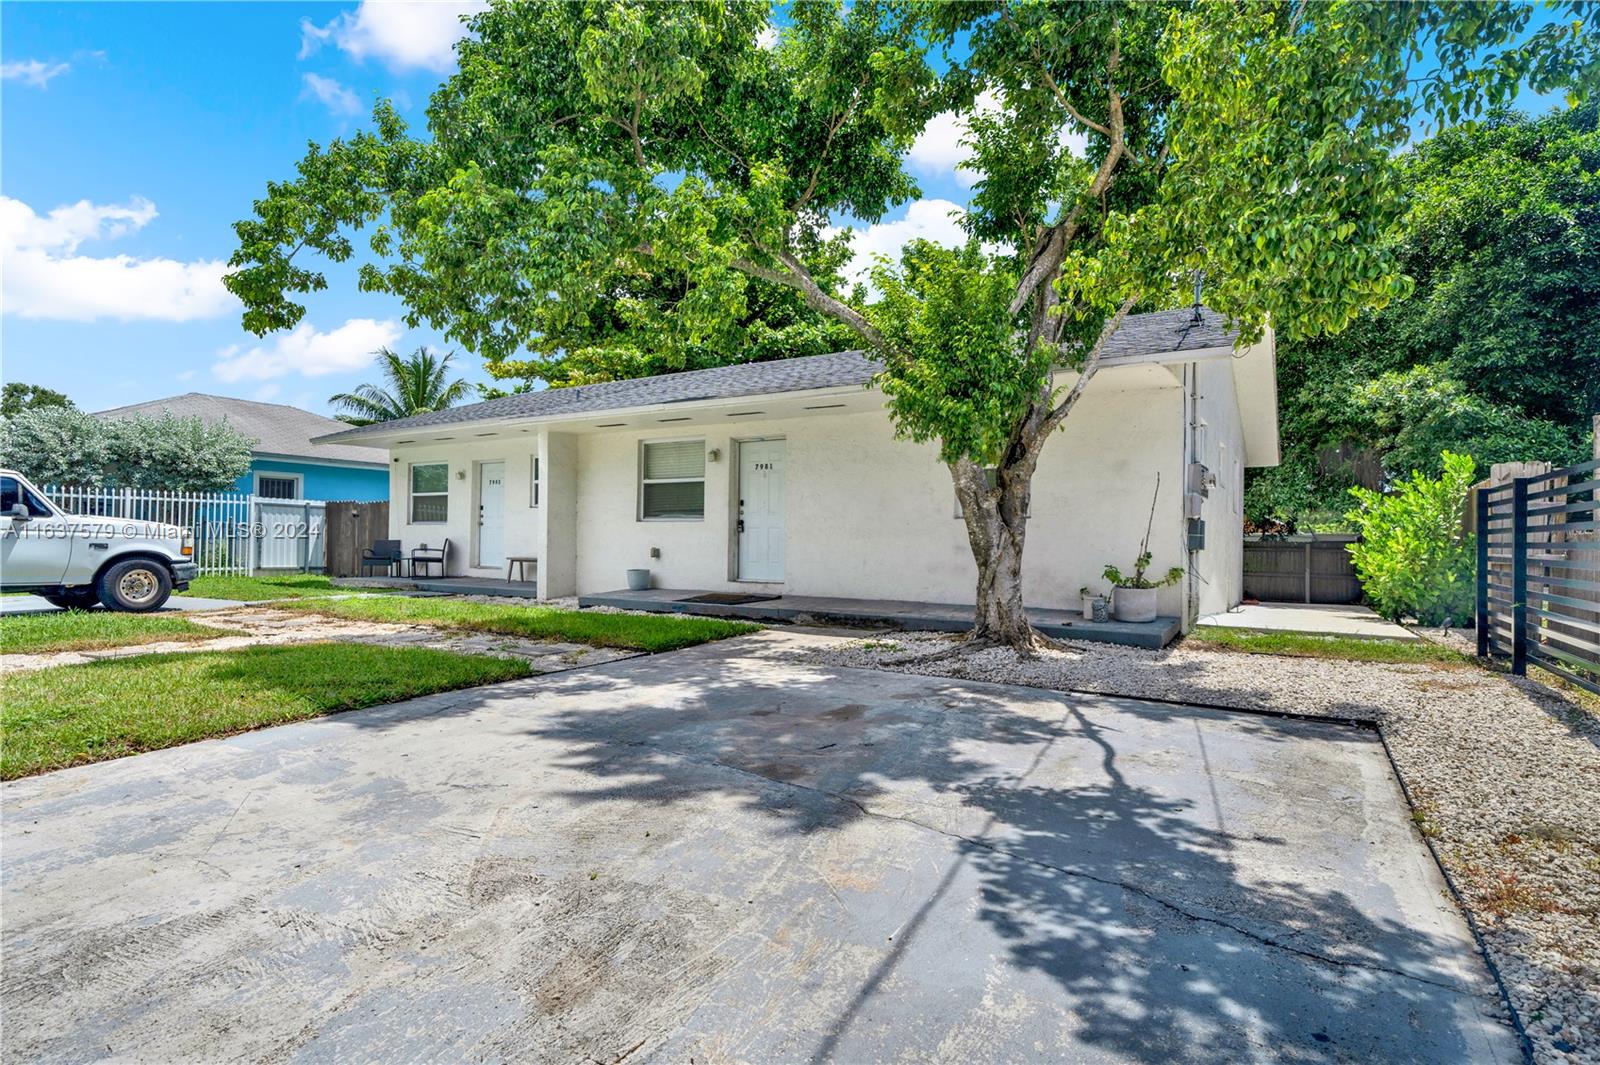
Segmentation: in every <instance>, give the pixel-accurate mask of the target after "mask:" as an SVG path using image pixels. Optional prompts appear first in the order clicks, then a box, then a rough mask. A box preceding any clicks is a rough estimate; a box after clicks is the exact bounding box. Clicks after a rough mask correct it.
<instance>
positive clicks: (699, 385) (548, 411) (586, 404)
mask: <svg viewBox="0 0 1600 1065" xmlns="http://www.w3.org/2000/svg"><path fill="white" fill-rule="evenodd" d="M1238 335H1239V334H1238V331H1237V330H1234V329H1230V328H1229V327H1228V323H1227V320H1226V319H1225V318H1223V316H1222V315H1220V314H1217V313H1216V312H1214V311H1211V310H1205V309H1203V310H1202V313H1201V319H1200V321H1199V322H1198V323H1197V322H1196V321H1195V320H1194V309H1193V308H1191V307H1184V308H1182V309H1180V310H1175V311H1155V312H1152V313H1150V314H1135V315H1129V316H1128V319H1127V321H1125V322H1123V324H1122V328H1121V329H1119V330H1117V332H1116V334H1115V335H1114V336H1113V337H1112V338H1111V339H1110V340H1108V341H1107V342H1106V348H1105V352H1104V354H1103V356H1102V357H1103V358H1105V359H1119V358H1133V357H1137V356H1143V355H1154V354H1167V353H1172V352H1179V351H1195V350H1199V349H1202V348H1218V347H1231V346H1232V345H1233V342H1234V341H1235V340H1236V339H1238ZM882 369H883V364H882V363H880V362H878V361H877V360H875V359H870V358H868V357H867V356H866V354H865V353H863V352H860V351H840V352H834V353H833V354H831V355H810V356H805V357H802V358H797V359H779V360H777V361H775V362H750V363H740V364H738V365H734V366H717V367H714V368H712V369H709V370H685V371H682V372H680V373H669V374H658V375H657V376H655V377H636V378H632V379H630V380H625V381H606V382H603V383H600V384H593V385H581V386H578V387H575V388H548V389H543V390H541V391H538V392H523V393H520V394H518V395H515V396H502V397H501V398H499V399H491V400H486V401H485V402H482V403H472V404H468V405H466V406H461V407H450V408H448V409H447V410H440V411H433V412H431V413H429V414H417V415H413V416H412V417H410V418H398V419H396V420H394V421H390V422H379V423H377V424H376V425H370V426H359V427H357V428H354V429H349V430H347V431H345V432H341V433H339V434H337V436H333V437H324V438H323V439H324V440H328V439H337V440H356V439H360V438H361V437H362V436H364V435H367V434H369V433H375V432H383V433H393V432H395V431H399V430H410V429H432V428H439V427H443V426H451V425H461V424H465V423H469V422H480V421H500V420H506V419H517V418H553V417H562V416H568V415H574V414H597V413H600V412H602V411H610V410H628V409H631V408H635V407H653V406H658V405H661V404H667V403H690V402H695V401H698V400H707V399H736V398H738V397H740V396H765V395H775V394H778V393H783V392H805V391H810V390H812V389H818V388H841V387H847V386H849V385H865V384H867V383H868V382H869V381H871V380H872V379H873V377H875V376H876V375H877V374H878V372H879V371H880V370H882Z"/></svg>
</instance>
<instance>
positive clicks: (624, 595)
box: [578, 588, 1182, 649]
mask: <svg viewBox="0 0 1600 1065" xmlns="http://www.w3.org/2000/svg"><path fill="white" fill-rule="evenodd" d="M578 605H579V606H580V607H589V606H608V607H615V608H617V609H620V610H645V611H650V612H652V613H658V614H700V615H705V616H708V617H719V618H742V619H745V620H749V621H779V622H789V623H793V624H802V625H851V626H861V627H870V628H890V629H901V630H906V631H916V630H923V631H933V632H965V631H966V630H967V629H970V628H971V627H972V619H973V614H972V607H970V606H962V605H960V604H956V603H922V602H916V601H912V600H904V599H844V598H836V597H833V596H823V595H764V594H756V593H748V594H742V593H737V592H734V593H728V592H715V591H710V590H707V589H693V588H649V589H645V590H643V591H632V590H628V589H623V590H620V591H615V592H602V593H599V594H596V595H580V596H578ZM1028 618H1029V620H1030V621H1032V622H1033V626H1034V628H1036V629H1038V630H1039V631H1040V632H1042V633H1044V634H1045V635H1047V636H1053V637H1055V638H1057V639H1063V640H1085V641H1089V642H1092V643H1114V644H1122V645H1123V646H1126V647H1146V648H1151V649H1159V648H1162V647H1165V646H1166V645H1167V644H1169V643H1171V642H1172V641H1173V640H1174V639H1176V638H1177V635H1178V632H1179V630H1180V629H1181V627H1182V626H1181V624H1180V622H1179V620H1178V619H1177V618H1175V617H1158V618H1156V620H1154V621H1151V622H1148V623H1144V624H1134V623H1132V622H1126V621H1088V620H1085V619H1084V617H1083V616H1082V615H1081V614H1080V613H1078V612H1076V611H1068V610H1050V609H1044V608H1029V610H1028Z"/></svg>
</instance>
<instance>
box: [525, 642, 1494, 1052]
mask: <svg viewBox="0 0 1600 1065" xmlns="http://www.w3.org/2000/svg"><path fill="white" fill-rule="evenodd" d="M607 674H609V675H607ZM549 688H550V690H549V693H548V697H546V696H541V697H540V698H539V700H538V702H539V705H540V708H541V710H542V712H540V713H538V714H536V715H534V720H533V722H532V723H531V724H530V727H529V732H530V734H531V735H533V736H536V737H538V738H539V739H541V740H545V741H554V742H555V744H556V746H557V748H558V749H559V750H561V751H562V752H563V754H562V755H561V758H560V761H561V764H562V766H563V768H564V769H567V770H572V771H576V772H578V773H579V774H580V778H581V779H583V780H584V781H586V783H584V784H583V785H582V786H581V787H577V788H572V789H569V790H567V791H566V792H565V798H567V799H568V800H570V801H573V802H576V803H579V804H588V803H615V802H624V803H639V804H646V805H653V806H666V805H677V804H693V803H695V802H696V801H697V800H707V799H710V798H711V797H712V796H716V797H717V799H719V800H722V801H728V800H731V801H732V802H733V803H735V804H736V805H737V806H738V807H739V808H741V809H742V810H743V811H744V812H746V813H748V814H750V815H754V816H755V817H756V818H757V819H758V820H757V823H758V825H759V826H764V827H762V828H761V830H762V831H764V832H766V833H767V834H768V835H769V836H772V837H776V838H779V839H780V840H781V838H783V837H786V836H795V837H815V836H817V835H819V834H829V835H840V836H844V835H846V834H849V835H850V836H851V838H852V839H854V840H856V841H859V840H860V839H862V838H863V837H864V836H865V838H869V839H876V838H878V837H879V836H880V835H881V846H882V853H881V854H880V855H879V856H878V859H877V865H878V868H877V869H876V870H875V872H876V874H877V879H876V882H874V880H873V878H871V877H869V878H868V883H869V886H868V887H866V888H864V889H861V890H858V891H856V892H854V893H848V894H847V895H845V896H844V897H841V896H840V894H839V892H837V891H833V895H834V898H835V899H837V900H838V901H839V903H840V905H841V906H843V907H844V908H845V911H846V913H847V914H849V913H850V912H851V911H853V910H857V911H865V912H871V911H875V910H876V909H878V908H881V907H883V906H885V905H889V904H890V903H898V901H899V900H902V899H904V900H906V904H904V905H897V908H896V912H897V913H898V914H899V921H900V923H899V926H898V927H896V928H894V929H893V930H892V934H891V935H890V936H889V937H888V938H886V939H884V940H882V941H880V942H879V943H877V944H876V946H875V948H874V957H873V958H872V960H871V963H870V964H869V965H868V966H866V967H865V968H864V969H862V970H860V971H858V972H855V973H854V974H853V975H852V976H851V977H850V979H849V980H848V984H849V986H848V987H847V988H840V987H834V988H829V989H826V990H827V992H828V993H820V994H818V995H817V996H816V998H817V1000H818V1001H825V1002H827V1003H828V1004H829V1006H828V1012H827V1015H826V1016H825V1017H820V1018H818V1020H817V1021H816V1022H815V1023H813V1024H809V1025H806V1024H800V1025H797V1026H796V1027H794V1028H792V1029H791V1030H789V1031H787V1032H786V1033H784V1034H783V1035H781V1036H780V1035H778V1034H769V1035H767V1036H760V1035H755V1034H751V1035H749V1039H750V1040H753V1042H744V1043H739V1044H737V1045H738V1047H739V1050H740V1053H741V1054H743V1055H746V1056H754V1057H758V1058H759V1057H762V1056H768V1055H770V1056H773V1057H781V1058H793V1057H809V1058H810V1059H812V1060H816V1061H822V1060H867V1059H880V1058H885V1057H891V1056H897V1055H901V1054H906V1053H911V1054H913V1055H919V1056H921V1055H926V1056H934V1057H938V1056H943V1055H945V1054H946V1053H947V1052H948V1050H949V1048H950V1047H951V1046H953V1045H960V1044H961V1040H962V1039H963V1038H968V1039H975V1038H976V1037H977V1035H978V1034H979V1033H980V1032H981V1033H983V1041H982V1046H983V1047H984V1048H985V1049H984V1051H983V1052H982V1053H978V1054H977V1055H976V1056H977V1057H980V1058H984V1057H987V1058H991V1059H1000V1060H1004V1059H1015V1058H1019V1057H1026V1056H1032V1055H1033V1054H1034V1053H1035V1052H1038V1053H1043V1054H1045V1055H1046V1056H1052V1055H1055V1054H1061V1053H1069V1051H1070V1053H1078V1054H1082V1055H1085V1056H1086V1057H1088V1058H1091V1059H1094V1060H1100V1059H1105V1060H1118V1061H1138V1062H1152V1063H1154V1062H1165V1061H1172V1060H1206V1061H1212V1060H1240V1059H1270V1060H1277V1061H1285V1060H1287V1061H1302V1060H1303V1061H1334V1060H1352V1059H1362V1058H1390V1059H1402V1060H1423V1061H1451V1062H1454V1061H1461V1060H1478V1059H1480V1058H1484V1057H1489V1058H1491V1059H1492V1058H1494V1057H1496V1056H1498V1055H1500V1054H1501V1053H1509V1054H1513V1055H1514V1053H1515V1050H1514V1044H1510V1043H1509V1042H1507V1040H1506V1038H1505V1037H1504V1034H1503V1033H1501V1032H1499V1031H1498V1030H1496V1029H1495V1028H1494V1026H1493V1025H1492V1024H1488V1023H1487V1022H1485V1021H1484V1018H1483V1013H1484V1012H1485V1010H1487V1009H1489V1008H1492V1007H1494V1006H1495V1005H1496V1000H1495V999H1494V998H1493V996H1492V994H1491V993H1490V989H1489V987H1488V985H1487V984H1486V982H1485V977H1484V974H1483V972H1482V969H1481V967H1480V966H1479V964H1478V962H1477V959H1476V958H1475V957H1474V956H1473V955H1472V953H1471V944H1470V940H1468V939H1466V938H1465V937H1464V935H1463V934H1462V933H1461V930H1460V928H1459V927H1458V925H1459V922H1457V921H1455V919H1454V918H1453V916H1452V915H1450V914H1449V913H1448V912H1447V911H1446V909H1445V907H1444V906H1442V905H1441V904H1440V900H1439V898H1438V896H1437V894H1436V891H1437V887H1438V885H1437V884H1436V883H1435V882H1434V880H1432V879H1430V877H1431V876H1433V875H1436V874H1434V873H1433V871H1432V869H1431V866H1430V865H1428V863H1427V858H1426V855H1425V853H1424V852H1423V850H1422V848H1421V847H1420V843H1419V841H1418V840H1417V839H1416V838H1415V836H1414V834H1413V833H1412V832H1411V830H1410V828H1409V825H1408V824H1407V822H1406V815H1405V809H1404V805H1403V803H1402V802H1401V801H1400V799H1399V794H1398V790H1397V788H1396V787H1395V786H1394V782H1393V780H1392V778H1391V777H1390V775H1389V770H1388V766H1387V763H1386V762H1385V761H1384V759H1383V757H1382V754H1381V751H1380V750H1379V748H1378V745H1377V741H1376V739H1375V737H1374V736H1373V735H1372V734H1371V733H1370V732H1369V731H1366V730H1360V729H1355V728H1350V727H1345V726H1337V725H1325V724H1319V723H1305V722H1294V721H1280V720H1272V719H1266V718H1260V717H1250V716H1246V715H1237V714H1228V713H1224V712H1220V711H1208V710H1198V709H1184V708H1176V707H1168V706H1160V705H1156V704H1149V703H1137V702H1132V701H1127V700H1117V699H1110V698H1101V697H1088V696H1072V695H1064V694H1061V693H1053V692H1046V691H1042V690H1036V689H1021V688H1007V687H1002V686H997V685H989V684H980V683H969V682H962V681H954V680H947V679H938V678H928V677H914V676H908V675H904V674H893V673H884V672H877V671H868V670H845V669H830V668H823V667H818V666H815V665H799V664H796V663H794V662H792V661H791V662H780V661H777V660H776V659H775V658H773V657H772V656H768V655H765V654H764V653H763V652H762V651H760V650H756V651H754V652H753V653H751V654H749V655H746V656H743V657H739V658H733V657H729V656H727V655H725V654H722V653H716V652H712V651H707V650H703V649H702V650H701V651H698V652H686V653H682V654H679V655H675V656H673V657H672V659H670V660H667V659H662V660H657V661H656V662H655V663H652V664H651V665H650V666H649V667H646V668H640V667H639V665H638V664H635V663H630V664H621V665H619V666H617V667H607V668H606V669H604V670H599V671H594V672H591V673H589V674H587V675H583V676H579V675H573V676H571V677H567V678H562V679H560V680H556V681H553V682H552V683H551V684H550V685H549ZM547 698H548V701H547ZM856 846H857V847H858V849H857V851H856V853H857V854H858V864H864V865H868V866H870V865H872V864H874V859H873V857H872V855H871V847H872V844H870V843H869V844H868V845H867V850H866V851H861V850H859V842H858V843H857V844H856ZM908 847H910V848H912V849H914V850H917V851H920V852H921V853H922V854H924V855H926V856H931V861H932V865H931V866H929V865H927V864H926V863H924V867H923V868H921V869H918V868H915V867H914V866H913V865H912V863H909V862H907V861H906V860H905V856H906V853H907V848H908ZM790 865H791V867H790V868H788V869H786V873H785V875H786V876H788V877H789V878H791V881H792V883H791V888H790V889H789V890H791V891H792V892H793V893H801V894H803V893H804V892H806V891H808V890H811V889H812V888H813V887H815V883H816V880H817V873H816V870H814V869H811V868H809V867H808V866H807V859H806V858H805V857H804V852H803V851H802V850H800V849H799V848H795V851H794V857H793V859H792V860H791V862H790ZM830 890H831V889H830ZM974 919H975V920H976V923H977V924H978V925H979V926H980V929H979V930H976V931H975V930H974V929H973V928H972V925H973V922H974ZM774 920H775V921H776V922H777V924H778V925H779V926H782V923H783V922H782V918H781V914H780V915H778V916H777V917H775V918H774ZM793 931H794V930H793V929H785V934H791V933H792V932H793ZM806 931H807V933H808V934H816V930H815V929H809V930H806ZM767 932H768V933H769V934H770V933H772V932H773V928H772V927H768V928H767ZM952 943H960V944H961V945H962V948H963V949H964V950H968V951H970V952H971V953H970V954H969V955H968V956H963V957H952V956H950V953H949V947H950V944H952ZM975 974H976V975H975ZM975 981H976V982H975ZM738 986H739V987H741V988H744V990H743V991H739V992H737V993H740V994H744V993H748V987H746V985H744V984H739V985H738ZM708 993H709V994H710V996H711V999H712V1001H715V1000H716V998H717V997H718V995H719V994H721V993H722V992H719V991H717V990H712V991H710V992H708ZM726 993H727V994H729V995H732V994H735V991H734V990H733V989H732V988H730V989H729V990H728V991H727V992H726ZM767 993H768V994H777V995H784V994H795V993H797V989H796V988H795V987H793V986H789V987H785V986H784V985H783V984H782V983H781V982H780V983H779V984H777V985H776V986H771V985H769V986H768V991H767ZM997 999H998V1000H1005V1001H1013V1002H1015V1003H1017V1004H1019V1005H1017V1007H1016V1008H1017V1010H1018V1011H1019V1013H1018V1015H1017V1016H1016V1017H1013V1018H1012V1021H1011V1022H1010V1023H1009V1024H1001V1023H999V1019H1000V1017H1001V1016H1002V1014H1003V1012H1004V1011H1002V1010H999V1009H998V1007H996V1006H995V1002H996V1001H997ZM678 1040H679V1041H678V1042H676V1043H674V1042H671V1041H669V1042H668V1043H667V1044H666V1045H665V1050H664V1051H663V1052H664V1053H667V1054H668V1056H674V1057H675V1056H677V1054H676V1052H678V1051H683V1052H688V1051H689V1050H690V1049H691V1048H692V1047H693V1046H694V1045H695V1044H694V1043H693V1040H692V1039H691V1038H688V1037H686V1036H683V1035H680V1036H679V1037H678ZM1507 1047H1511V1049H1510V1050H1509V1051H1507V1050H1506V1048H1507ZM1072 1048H1075V1049H1072Z"/></svg>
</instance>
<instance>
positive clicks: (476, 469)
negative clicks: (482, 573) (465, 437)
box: [471, 459, 507, 572]
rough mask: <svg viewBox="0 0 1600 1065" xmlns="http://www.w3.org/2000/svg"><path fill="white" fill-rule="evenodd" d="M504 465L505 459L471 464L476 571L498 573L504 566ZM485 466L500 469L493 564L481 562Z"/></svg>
mask: <svg viewBox="0 0 1600 1065" xmlns="http://www.w3.org/2000/svg"><path fill="white" fill-rule="evenodd" d="M506 465H507V463H506V460H505V459H484V460H482V461H481V462H474V463H473V464H472V466H473V474H474V475H475V476H474V481H475V482H476V483H475V484H474V485H473V486H472V498H473V503H474V511H475V513H473V514H472V515H471V521H472V558H473V561H474V563H475V564H476V568H477V569H493V570H495V571H497V572H498V571H499V570H500V569H502V568H504V567H505V564H506ZM486 466H499V467H500V558H499V559H498V560H497V561H494V562H485V561H484V560H483V525H482V523H481V521H480V520H479V519H480V515H482V513H483V470H484V467H486Z"/></svg>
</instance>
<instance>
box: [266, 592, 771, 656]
mask: <svg viewBox="0 0 1600 1065" xmlns="http://www.w3.org/2000/svg"><path fill="white" fill-rule="evenodd" d="M286 605H289V606H291V607H292V608H293V609H299V610H311V611H315V612H317V613H321V614H329V615H332V616H335V617H341V618H351V619H354V620H359V621H386V622H393V623H396V624H402V625H404V624H410V625H435V626H438V627H439V628H445V629H461V630H465V631H468V632H493V633H498V634H500V635H502V636H521V637H523V638H525V639H530V640H560V641H563V642H568V643H583V644H589V645H590V646H592V647H618V648H622V649H624V650H630V651H649V652H652V653H655V652H659V651H675V650H677V649H679V648H681V647H692V646H694V645H695V644H699V643H707V642H709V641H711V640H725V639H728V638H729V637H730V636H744V635H746V634H748V633H752V632H756V631H758V630H759V629H760V628H761V626H759V625H752V624H750V623H749V622H743V621H723V620H721V619H719V618H695V617H684V616H682V615H678V614H607V613H600V612H597V611H589V610H561V609H559V608H556V607H550V606H538V605H536V604H534V603H532V602H530V603H529V605H527V606H505V605H500V604H494V603H473V602H468V601H465V600H461V599H446V598H438V599H431V598H430V599H414V598H411V597H409V596H400V595H394V596H384V597H382V598H374V599H339V600H326V601H319V602H305V603H295V604H286Z"/></svg>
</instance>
